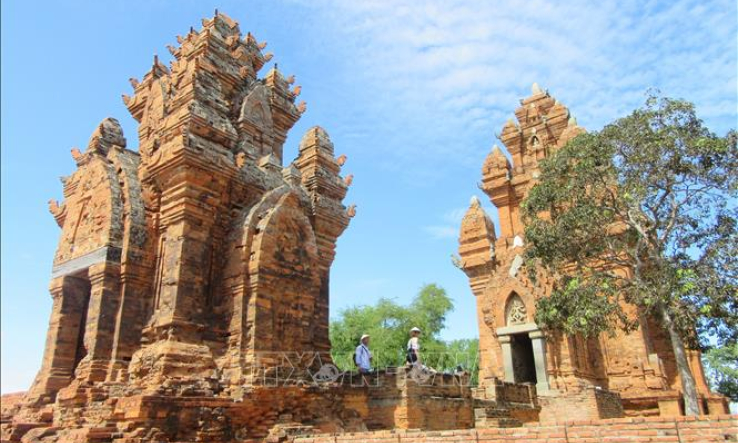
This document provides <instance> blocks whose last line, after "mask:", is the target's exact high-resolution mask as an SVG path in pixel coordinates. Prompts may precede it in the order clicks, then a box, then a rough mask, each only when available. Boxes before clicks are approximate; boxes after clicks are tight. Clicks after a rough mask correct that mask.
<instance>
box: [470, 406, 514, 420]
mask: <svg viewBox="0 0 738 443" xmlns="http://www.w3.org/2000/svg"><path fill="white" fill-rule="evenodd" d="M474 417H478V418H507V417H510V410H509V409H507V408H474Z"/></svg>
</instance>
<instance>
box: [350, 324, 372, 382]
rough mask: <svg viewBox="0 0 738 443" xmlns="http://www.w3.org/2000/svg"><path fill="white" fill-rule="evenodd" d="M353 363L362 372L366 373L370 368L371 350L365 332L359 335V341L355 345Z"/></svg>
mask: <svg viewBox="0 0 738 443" xmlns="http://www.w3.org/2000/svg"><path fill="white" fill-rule="evenodd" d="M354 363H356V366H358V367H359V372H361V373H362V374H367V373H369V372H371V370H372V352H371V351H370V350H369V335H367V334H364V335H362V336H361V343H359V346H357V347H356V352H355V353H354Z"/></svg>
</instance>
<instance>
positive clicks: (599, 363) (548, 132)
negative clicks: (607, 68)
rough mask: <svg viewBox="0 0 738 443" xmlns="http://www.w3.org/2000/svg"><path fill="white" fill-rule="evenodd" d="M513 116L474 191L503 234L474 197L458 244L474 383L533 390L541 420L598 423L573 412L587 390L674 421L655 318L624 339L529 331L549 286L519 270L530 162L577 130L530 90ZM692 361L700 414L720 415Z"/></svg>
mask: <svg viewBox="0 0 738 443" xmlns="http://www.w3.org/2000/svg"><path fill="white" fill-rule="evenodd" d="M515 118H516V119H515V120H512V119H510V120H508V121H507V123H506V124H505V125H504V126H503V128H502V133H501V134H500V135H499V138H500V140H501V141H502V143H503V144H504V145H505V147H506V148H507V152H508V153H509V157H510V159H511V160H512V161H511V160H510V159H508V156H506V155H505V154H504V153H503V152H502V150H501V149H500V148H499V147H497V146H495V147H494V148H493V149H492V152H490V154H489V155H488V156H487V158H486V159H485V161H484V165H483V166H482V183H481V189H482V190H483V191H484V192H485V194H487V195H488V196H489V198H490V200H491V201H492V203H493V204H494V206H495V207H496V208H497V211H498V215H499V220H500V231H501V232H500V233H499V236H498V234H497V233H496V232H495V228H494V225H493V223H492V221H491V220H490V219H489V217H488V216H487V214H486V213H485V211H484V209H483V208H482V207H481V205H480V202H479V200H477V199H476V198H473V199H472V202H471V205H470V207H469V209H468V211H467V212H466V215H465V216H464V219H463V221H462V224H461V233H460V237H459V254H460V256H461V261H460V267H461V268H462V270H463V271H464V272H465V273H466V275H467V276H468V278H469V284H470V286H471V290H472V292H473V293H474V296H475V297H476V299H477V314H478V321H479V336H480V337H479V339H480V344H479V346H480V350H481V352H480V383H481V385H482V386H485V385H486V386H492V385H494V384H495V383H496V381H497V380H504V381H506V382H510V383H528V384H531V385H535V387H536V391H537V394H538V396H539V398H540V399H541V404H542V406H543V410H542V412H541V420H544V421H545V420H546V419H548V418H567V417H555V414H557V413H558V412H559V411H566V414H572V411H584V412H583V413H584V414H589V415H585V416H584V417H587V418H592V417H597V416H598V411H597V408H594V410H593V411H589V412H587V409H586V408H574V407H571V406H572V405H573V404H574V403H575V402H577V401H584V400H582V397H583V396H584V397H586V396H587V395H588V394H587V392H590V391H591V390H592V389H596V390H597V392H599V393H600V394H596V395H601V393H603V392H605V391H606V390H610V391H613V392H615V393H618V394H619V395H620V397H621V399H622V403H623V406H624V407H625V413H626V414H633V415H652V414H659V413H661V414H666V415H673V414H678V413H679V407H678V402H679V399H680V394H679V389H680V382H679V377H678V374H677V371H676V366H675V363H674V356H673V354H672V351H671V345H670V344H669V341H668V338H667V337H666V336H665V334H664V333H663V332H662V328H660V327H658V325H657V324H656V323H655V320H654V319H650V318H647V319H646V318H644V319H642V321H641V324H642V326H641V327H640V329H639V330H638V331H636V332H633V333H631V334H624V333H618V334H617V335H616V336H615V337H607V336H603V337H600V338H591V339H584V338H582V337H578V336H564V335H561V334H557V333H547V332H544V331H542V330H541V329H540V328H539V327H538V325H536V324H535V322H534V314H535V302H536V299H538V298H539V297H544V296H547V295H548V294H550V291H551V289H552V283H553V282H552V280H551V279H550V277H547V276H543V278H539V279H538V281H537V282H536V283H533V282H531V281H530V280H529V279H528V277H527V275H526V272H525V271H524V270H523V269H522V265H523V251H524V249H525V237H524V226H523V225H522V223H521V219H520V203H521V202H522V201H523V199H525V197H526V196H527V195H528V192H529V190H530V189H531V187H532V186H533V185H534V184H535V180H536V178H537V177H538V174H539V166H538V162H539V161H540V160H541V159H543V158H545V157H546V156H547V155H549V154H550V153H551V152H552V151H554V150H556V149H558V148H560V147H562V146H563V145H565V144H566V143H567V142H568V141H569V140H571V139H572V138H573V137H575V136H577V135H578V134H580V133H582V132H584V129H583V128H581V127H579V126H578V125H577V123H576V120H575V119H574V118H573V117H571V116H570V113H569V110H568V109H567V108H566V107H565V106H564V105H562V104H561V103H560V102H559V101H558V100H556V99H554V98H553V97H551V96H550V95H549V93H548V92H547V91H544V90H543V89H541V88H540V87H539V86H538V85H537V84H534V85H533V88H532V95H531V96H530V97H528V98H525V99H523V100H521V102H520V106H519V107H518V108H517V109H516V110H515ZM626 308H627V309H629V312H630V313H631V315H634V316H638V315H639V313H638V312H637V311H636V310H635V309H634V308H632V307H626ZM691 363H692V370H693V373H694V374H695V378H696V380H697V385H698V390H699V392H700V393H701V395H702V396H703V400H704V402H703V403H704V409H705V410H706V411H708V410H709V411H710V412H719V413H722V412H723V411H724V407H725V405H724V399H723V398H722V397H716V396H715V395H714V394H711V393H710V391H709V389H708V388H707V385H706V382H705V378H704V374H703V369H702V365H701V363H700V360H699V355H698V354H697V353H693V354H692V358H691ZM590 393H591V392H590ZM592 399H593V401H594V400H595V399H594V397H592ZM546 405H549V406H551V407H548V408H547V407H546ZM710 405H712V406H710ZM567 406H569V407H567ZM590 412H591V413H590ZM568 418H571V415H570V417H568Z"/></svg>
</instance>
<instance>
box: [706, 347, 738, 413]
mask: <svg viewBox="0 0 738 443" xmlns="http://www.w3.org/2000/svg"><path fill="white" fill-rule="evenodd" d="M704 361H705V363H706V365H705V366H706V369H707V379H708V380H709V382H710V384H711V386H712V388H713V389H714V390H715V391H717V392H719V393H721V394H723V395H724V396H726V397H728V398H729V399H730V400H731V401H734V402H738V342H733V343H731V344H728V345H725V346H720V347H716V348H712V349H710V350H708V351H707V352H706V353H705V355H704Z"/></svg>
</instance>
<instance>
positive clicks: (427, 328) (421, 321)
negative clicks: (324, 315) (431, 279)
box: [330, 284, 478, 377]
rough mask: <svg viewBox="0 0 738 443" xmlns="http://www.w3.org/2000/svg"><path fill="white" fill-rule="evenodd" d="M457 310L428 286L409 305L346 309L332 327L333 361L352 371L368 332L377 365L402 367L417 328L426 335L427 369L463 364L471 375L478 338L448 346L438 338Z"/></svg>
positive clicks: (423, 342)
mask: <svg viewBox="0 0 738 443" xmlns="http://www.w3.org/2000/svg"><path fill="white" fill-rule="evenodd" d="M453 308H454V305H453V301H452V300H451V298H449V296H448V295H447V294H446V291H445V290H444V289H443V288H441V287H439V286H438V285H436V284H427V285H424V286H423V287H421V288H420V291H419V292H418V294H417V295H416V296H415V298H414V299H413V301H412V302H411V303H410V305H408V306H401V305H399V304H397V303H395V302H394V301H392V300H387V299H380V300H379V301H378V302H377V304H376V305H368V306H356V307H352V308H348V309H345V310H343V311H341V313H340V315H339V317H338V318H337V319H334V320H333V321H332V322H331V325H330V333H331V344H332V356H333V361H334V362H335V363H336V365H337V366H338V367H340V368H342V369H344V370H348V369H353V368H354V363H353V361H352V356H353V354H354V350H355V349H356V346H357V345H358V343H359V339H360V338H361V336H362V335H363V334H369V335H370V336H371V344H370V348H371V349H372V353H373V354H374V361H373V365H374V366H375V367H378V368H383V367H386V366H398V365H403V364H404V363H405V349H406V347H407V341H408V339H409V331H410V329H411V328H413V327H419V328H420V329H421V330H422V331H423V334H422V337H421V346H422V349H421V358H422V359H423V362H424V363H425V364H426V365H428V366H431V367H434V368H435V369H437V370H439V371H453V370H454V369H456V367H457V366H458V365H461V366H463V367H464V369H465V370H467V371H472V377H473V375H474V373H475V371H476V355H477V352H478V340H476V339H469V340H454V341H451V342H449V343H446V342H444V341H443V340H441V339H440V337H439V335H440V332H441V330H443V328H444V327H445V324H446V316H447V315H448V313H449V312H451V311H452V310H453Z"/></svg>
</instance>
